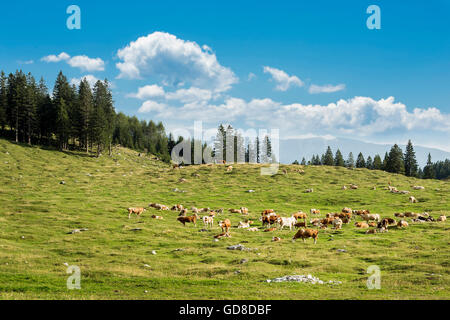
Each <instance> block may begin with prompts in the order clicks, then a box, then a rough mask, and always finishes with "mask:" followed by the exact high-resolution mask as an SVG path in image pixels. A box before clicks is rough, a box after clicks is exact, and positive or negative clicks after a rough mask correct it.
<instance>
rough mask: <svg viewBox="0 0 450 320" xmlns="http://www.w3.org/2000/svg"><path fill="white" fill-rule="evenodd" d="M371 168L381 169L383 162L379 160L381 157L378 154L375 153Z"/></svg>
mask: <svg viewBox="0 0 450 320" xmlns="http://www.w3.org/2000/svg"><path fill="white" fill-rule="evenodd" d="M373 169H374V170H383V162H382V161H381V157H380V155H379V154H377V155H375V157H374V158H373Z"/></svg>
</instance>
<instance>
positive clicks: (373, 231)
mask: <svg viewBox="0 0 450 320" xmlns="http://www.w3.org/2000/svg"><path fill="white" fill-rule="evenodd" d="M375 233H377V229H370V230H367V231H366V234H375Z"/></svg>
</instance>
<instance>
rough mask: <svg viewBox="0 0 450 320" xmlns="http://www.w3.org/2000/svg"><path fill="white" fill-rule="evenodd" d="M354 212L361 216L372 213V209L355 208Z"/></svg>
mask: <svg viewBox="0 0 450 320" xmlns="http://www.w3.org/2000/svg"><path fill="white" fill-rule="evenodd" d="M353 214H356V215H357V216H360V215H362V214H370V211H369V210H353Z"/></svg>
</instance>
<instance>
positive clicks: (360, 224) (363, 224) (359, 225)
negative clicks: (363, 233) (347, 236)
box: [355, 222, 369, 229]
mask: <svg viewBox="0 0 450 320" xmlns="http://www.w3.org/2000/svg"><path fill="white" fill-rule="evenodd" d="M355 227H357V228H360V229H368V228H369V225H368V224H367V222H356V223H355Z"/></svg>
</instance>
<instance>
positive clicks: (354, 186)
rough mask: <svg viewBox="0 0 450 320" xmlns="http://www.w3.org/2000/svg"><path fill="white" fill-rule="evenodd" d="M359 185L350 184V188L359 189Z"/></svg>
mask: <svg viewBox="0 0 450 320" xmlns="http://www.w3.org/2000/svg"><path fill="white" fill-rule="evenodd" d="M358 188H359V187H358V186H357V185H356V184H352V185H351V186H350V189H352V190H357V189H358Z"/></svg>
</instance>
